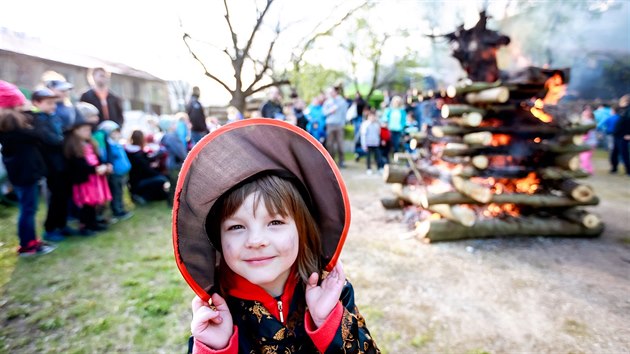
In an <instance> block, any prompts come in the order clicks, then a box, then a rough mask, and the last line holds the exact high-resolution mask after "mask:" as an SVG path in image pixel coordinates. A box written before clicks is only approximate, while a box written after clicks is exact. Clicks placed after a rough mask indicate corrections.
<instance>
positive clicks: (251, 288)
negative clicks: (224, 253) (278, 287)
mask: <svg viewBox="0 0 630 354" xmlns="http://www.w3.org/2000/svg"><path fill="white" fill-rule="evenodd" d="M220 269H221V280H220V281H221V287H222V288H223V289H225V291H227V293H228V295H230V296H233V297H236V298H239V299H243V300H254V301H258V302H260V303H262V304H263V306H265V308H266V309H267V310H269V312H270V313H271V314H272V315H273V316H275V317H276V319H278V320H280V311H279V310H278V309H279V306H278V301H282V315H283V318H284V319H285V320H286V318H288V316H289V306H290V305H291V299H292V298H293V293H294V292H295V287H296V285H297V283H298V276H297V273H296V272H295V269H292V270H291V273H289V278H288V279H287V282H286V283H285V284H284V291H283V292H282V295H280V300H277V299H276V298H274V297H273V296H271V295H269V293H267V292H266V291H265V290H264V289H263V288H261V287H260V286H258V285H256V284H252V283H251V282H250V281H249V280H247V279H245V278H243V277H242V276H240V275H238V274H236V273H234V272H233V271H232V270H231V269H230V267H228V266H227V264H225V263H224V262H221V266H220Z"/></svg>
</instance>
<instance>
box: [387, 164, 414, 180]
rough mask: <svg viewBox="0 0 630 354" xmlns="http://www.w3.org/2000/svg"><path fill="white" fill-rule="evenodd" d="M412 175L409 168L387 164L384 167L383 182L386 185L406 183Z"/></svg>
mask: <svg viewBox="0 0 630 354" xmlns="http://www.w3.org/2000/svg"><path fill="white" fill-rule="evenodd" d="M409 174H411V169H410V168H409V167H407V166H400V165H392V164H387V165H385V167H383V180H384V181H385V183H403V184H404V183H405V181H406V180H407V177H408V176H409Z"/></svg>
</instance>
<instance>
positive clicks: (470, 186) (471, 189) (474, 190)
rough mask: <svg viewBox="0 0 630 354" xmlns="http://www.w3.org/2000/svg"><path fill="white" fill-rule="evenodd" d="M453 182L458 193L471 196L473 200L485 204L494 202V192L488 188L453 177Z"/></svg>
mask: <svg viewBox="0 0 630 354" xmlns="http://www.w3.org/2000/svg"><path fill="white" fill-rule="evenodd" d="M452 181H453V186H454V187H455V189H456V190H457V191H459V192H460V193H462V194H464V195H467V196H469V197H470V198H472V199H473V200H476V201H478V202H480V203H484V204H486V203H488V202H490V200H492V191H491V190H490V188H488V187H485V186H482V185H480V184H477V183H474V182H471V181H469V180H467V179H464V178H462V177H459V176H453V178H452Z"/></svg>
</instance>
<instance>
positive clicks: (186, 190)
mask: <svg viewBox="0 0 630 354" xmlns="http://www.w3.org/2000/svg"><path fill="white" fill-rule="evenodd" d="M278 170H280V171H288V172H289V173H290V174H292V175H294V176H296V177H297V178H298V179H299V180H300V181H301V182H302V183H303V185H304V186H305V187H306V188H307V189H308V193H309V194H310V197H311V199H312V202H313V207H314V208H315V210H314V213H313V214H314V216H315V217H316V220H317V223H318V226H319V228H320V233H321V238H322V255H321V256H322V259H323V264H326V266H325V267H324V269H325V270H328V271H330V270H332V268H333V267H334V266H335V263H336V262H337V258H338V257H339V254H340V253H341V248H342V246H343V243H344V241H345V238H346V235H347V233H348V228H349V226H350V202H349V200H348V194H347V191H346V187H345V184H344V182H343V179H342V177H341V173H340V172H339V170H338V169H337V166H336V165H335V162H334V160H333V159H332V157H331V156H330V155H329V154H328V152H327V151H326V149H324V147H323V146H322V145H321V143H320V142H318V141H317V140H315V139H314V138H313V137H311V136H310V135H309V134H308V133H307V132H306V131H304V130H302V129H300V128H298V127H296V126H294V125H291V124H289V123H286V122H282V121H278V120H272V119H263V118H257V119H246V120H242V121H238V122H234V123H230V124H228V125H226V126H224V127H221V128H219V129H217V130H215V131H214V132H212V133H210V134H208V135H207V136H205V137H204V138H203V139H202V140H201V141H199V143H197V145H195V147H194V148H193V149H192V151H191V152H190V153H189V154H188V157H187V158H186V160H185V161H184V164H183V166H182V169H181V172H180V175H179V179H178V181H177V188H176V190H175V200H174V203H173V247H174V251H175V260H176V262H177V266H178V268H179V270H180V272H181V273H182V275H183V276H184V278H185V279H186V281H187V282H188V284H189V285H190V287H191V288H192V289H193V291H194V292H195V293H196V294H197V295H199V297H201V298H202V299H203V300H207V299H208V298H209V292H210V291H211V288H212V287H213V286H214V285H215V284H216V283H217V280H216V279H215V276H216V274H215V268H216V266H217V264H218V259H219V258H218V252H217V250H216V249H215V248H214V247H213V246H212V244H211V243H210V241H209V238H208V234H207V233H206V230H205V222H206V217H207V215H208V212H209V211H210V208H211V207H212V206H213V205H214V203H215V202H216V200H217V199H218V198H219V197H220V196H221V195H222V194H223V193H225V192H226V191H228V190H229V189H230V188H232V187H233V186H234V185H236V184H238V183H240V182H242V181H243V180H245V179H247V178H249V177H251V176H253V175H255V174H257V173H260V172H263V171H278Z"/></svg>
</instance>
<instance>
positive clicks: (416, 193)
mask: <svg viewBox="0 0 630 354" xmlns="http://www.w3.org/2000/svg"><path fill="white" fill-rule="evenodd" d="M391 188H392V193H394V195H395V196H396V197H398V199H400V200H402V201H404V202H405V203H408V204H413V205H418V206H421V207H423V208H427V207H428V206H429V204H428V202H427V193H426V191H425V189H424V188H413V189H412V188H409V187H405V186H403V185H402V184H400V183H394V184H392V187H391Z"/></svg>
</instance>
